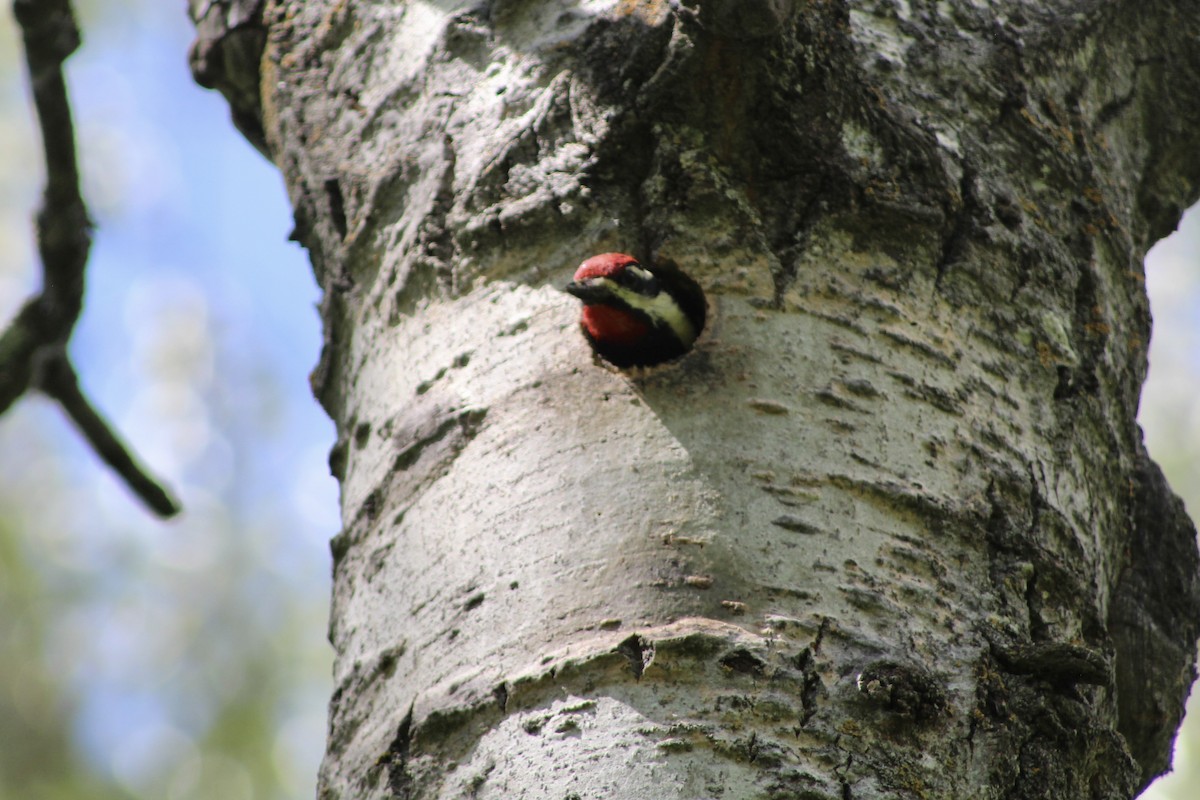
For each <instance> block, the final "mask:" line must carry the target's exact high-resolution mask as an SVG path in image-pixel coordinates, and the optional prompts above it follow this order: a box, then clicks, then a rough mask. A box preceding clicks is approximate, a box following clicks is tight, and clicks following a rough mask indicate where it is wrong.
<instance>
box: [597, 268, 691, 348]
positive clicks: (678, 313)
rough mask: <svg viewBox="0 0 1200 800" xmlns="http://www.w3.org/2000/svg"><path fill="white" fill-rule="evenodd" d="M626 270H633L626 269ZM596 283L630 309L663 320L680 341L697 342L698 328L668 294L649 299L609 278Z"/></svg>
mask: <svg viewBox="0 0 1200 800" xmlns="http://www.w3.org/2000/svg"><path fill="white" fill-rule="evenodd" d="M626 269H632V268H631V267H626ZM595 281H596V282H597V283H599V284H600V285H601V286H603V287H604V288H605V289H608V291H610V292H612V293H613V294H614V295H615V296H617V297H619V298H621V299H622V300H624V301H625V303H626V304H628V305H629V307H630V308H636V309H637V310H638V311H641V312H643V313H644V314H646V315H647V316H649V317H650V318H651V319H656V320H662V322H663V323H665V324H666V325H668V326H669V327H670V328H671V330H673V331H675V335H676V336H678V337H679V341H681V342H683V343H684V344H687V345H690V344H691V343H692V342H693V341H695V339H696V326H695V325H693V324H692V321H691V320H690V319H688V315H687V314H685V313H683V309H682V308H680V307H679V304H678V303H676V302H675V300H674V299H672V298H671V295H670V294H668V293H667V292H659V293H658V294H656V295H654V297H647V296H646V295H644V294H638V293H637V292H635V291H633V290H632V289H626V288H625V287H624V286H621V285H620V284H619V283H616V282H615V281H611V280H609V279H608V278H596V279H595Z"/></svg>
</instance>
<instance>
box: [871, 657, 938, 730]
mask: <svg viewBox="0 0 1200 800" xmlns="http://www.w3.org/2000/svg"><path fill="white" fill-rule="evenodd" d="M855 685H856V686H857V687H858V691H859V692H860V693H861V694H862V696H863V697H864V698H866V699H867V700H868V701H869V702H871V703H872V704H874V705H875V706H876V707H877V708H879V709H881V710H883V711H886V712H888V713H890V714H894V715H896V716H898V717H901V718H905V719H910V720H912V721H914V722H918V723H923V722H929V721H932V720H934V719H937V718H938V717H941V716H944V715H945V713H946V708H947V702H946V691H945V689H944V688H943V687H942V685H941V682H940V681H938V680H937V679H936V678H935V677H934V676H933V675H930V674H929V673H928V672H926V671H925V670H923V669H920V668H918V667H915V666H910V665H906V664H898V663H896V662H894V661H876V662H874V663H871V664H869V665H867V667H866V668H865V669H863V671H862V672H860V673H859V674H858V678H857V679H856V681H855Z"/></svg>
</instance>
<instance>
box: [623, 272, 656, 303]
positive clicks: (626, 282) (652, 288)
mask: <svg viewBox="0 0 1200 800" xmlns="http://www.w3.org/2000/svg"><path fill="white" fill-rule="evenodd" d="M617 283H619V284H621V285H622V286H625V287H628V288H630V289H633V290H634V291H635V292H637V293H638V294H644V295H647V296H650V297H652V296H654V295H656V294H658V280H657V279H656V278H655V277H654V273H652V272H650V271H649V270H645V269H642V268H641V267H635V266H632V265H630V266H628V267H626V268H625V269H624V270H622V271H621V274H620V276H618V278H617Z"/></svg>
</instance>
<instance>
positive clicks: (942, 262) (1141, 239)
mask: <svg viewBox="0 0 1200 800" xmlns="http://www.w3.org/2000/svg"><path fill="white" fill-rule="evenodd" d="M202 10H203V12H204V19H205V20H206V21H207V22H206V24H207V25H208V26H209V27H207V28H206V27H204V26H203V25H202V26H201V28H200V29H201V32H202V33H201V37H202V40H204V39H205V37H207V40H206V41H201V42H200V43H198V45H197V47H196V49H195V51H194V52H195V53H197V54H198V58H199V56H202V55H203V54H209V55H210V57H209V58H207V60H204V63H203V64H199V65H198V69H200V71H202V72H204V73H205V80H206V82H207V83H208V84H210V85H216V86H218V87H223V88H225V89H226V90H227V91H228V92H229V93H231V94H232V95H233V96H234V97H235V98H236V99H235V101H234V107H235V112H237V113H242V114H245V113H247V111H246V110H247V109H249V110H250V111H249V113H250V116H251V118H252V119H251V121H250V122H246V121H245V120H243V121H242V122H241V123H240V124H241V125H242V127H243V130H246V129H247V128H249V129H250V130H251V131H256V130H257V131H262V132H263V134H262V136H263V141H264V142H265V147H266V149H267V151H268V152H270V153H271V155H272V156H273V157H274V159H275V160H276V162H277V163H278V164H279V166H280V168H281V169H282V171H283V173H284V175H285V177H286V180H287V183H288V186H289V190H290V193H291V196H292V199H293V202H294V205H295V208H296V235H297V237H298V238H299V239H300V241H302V242H303V243H304V244H305V246H306V247H308V249H309V250H310V252H311V254H312V258H313V263H314V266H315V269H316V271H317V274H318V276H319V279H320V281H321V283H322V285H323V286H324V287H325V292H326V294H325V300H324V303H323V306H322V314H323V318H324V321H325V327H326V333H327V341H326V347H325V350H324V353H323V354H322V357H321V362H320V365H319V366H318V369H317V370H316V372H315V373H314V388H315V390H316V392H317V394H318V396H319V397H320V398H321V400H322V402H323V403H324V404H325V407H326V408H327V409H328V410H329V413H330V414H331V415H332V417H333V418H334V420H335V421H336V422H337V425H338V430H339V433H340V438H339V443H338V445H337V447H336V448H335V450H334V453H333V454H332V457H331V463H332V466H333V468H334V470H335V472H336V474H338V476H339V477H340V478H341V481H342V504H343V517H344V521H345V528H344V530H343V531H342V533H341V534H340V535H339V536H338V537H337V539H336V540H335V542H334V555H335V590H334V592H335V594H334V606H333V616H332V623H331V638H332V640H333V643H334V646H335V647H336V649H337V654H338V657H337V665H336V681H337V687H338V688H337V691H336V693H335V695H334V698H333V702H332V706H331V727H330V738H329V751H328V755H327V757H326V760H325V763H324V765H323V768H322V774H321V796H322V797H324V798H383V797H399V798H433V797H446V798H450V797H464V796H470V797H481V798H482V797H496V798H501V797H503V798H513V797H522V798H553V799H554V800H562V798H571V797H575V798H601V797H603V798H645V797H651V796H665V797H676V796H677V797H718V796H723V797H734V798H748V797H772V798H840V799H842V800H844V799H845V798H883V797H888V798H894V797H913V798H962V797H980V798H984V797H996V798H1000V797H1004V798H1054V800H1064V799H1067V798H1127V797H1130V796H1132V795H1133V794H1134V793H1135V791H1136V790H1137V789H1138V787H1140V786H1141V785H1143V784H1144V783H1145V782H1146V781H1147V780H1148V779H1149V778H1150V777H1152V776H1153V775H1155V774H1157V773H1158V772H1160V771H1161V770H1162V769H1163V768H1164V767H1165V765H1166V763H1167V762H1166V759H1167V758H1168V755H1169V743H1170V737H1171V735H1172V733H1173V731H1174V729H1175V726H1176V725H1177V723H1178V719H1179V716H1180V713H1181V710H1182V703H1183V698H1184V696H1185V693H1186V691H1187V688H1188V686H1189V685H1190V682H1191V680H1192V677H1193V663H1194V659H1195V648H1194V644H1195V639H1196V636H1197V632H1198V631H1197V620H1200V583H1198V581H1197V570H1198V560H1197V552H1196V542H1195V531H1194V529H1193V528H1192V526H1191V523H1190V522H1189V521H1188V520H1187V518H1186V516H1185V514H1184V511H1183V508H1182V505H1181V504H1180V503H1179V501H1178V500H1177V499H1176V498H1175V497H1174V496H1173V495H1172V493H1171V492H1170V490H1169V488H1168V487H1167V486H1166V485H1165V482H1164V481H1163V479H1162V477H1161V475H1160V473H1159V471H1158V469H1157V467H1155V466H1154V465H1153V463H1151V462H1150V461H1149V459H1148V458H1147V456H1146V453H1145V451H1144V448H1143V446H1142V442H1141V434H1140V431H1139V430H1138V428H1137V425H1136V422H1135V414H1136V410H1137V400H1138V393H1139V390H1140V387H1141V383H1142V379H1143V377H1144V374H1145V369H1146V361H1145V353H1146V347H1147V344H1148V339H1149V325H1150V317H1149V311H1148V306H1147V301H1146V296H1145V291H1144V287H1143V281H1142V256H1143V254H1144V253H1145V251H1146V249H1147V248H1148V247H1149V245H1150V244H1152V243H1153V242H1154V241H1155V240H1156V239H1157V238H1159V237H1161V236H1163V235H1165V234H1166V233H1168V232H1169V231H1170V230H1171V229H1172V228H1173V226H1174V224H1175V222H1176V221H1177V219H1178V216H1179V214H1180V211H1181V209H1182V208H1183V207H1184V206H1185V205H1186V204H1187V203H1189V202H1190V201H1192V200H1194V199H1195V198H1196V196H1197V187H1198V186H1200V158H1198V157H1197V155H1196V154H1197V153H1200V142H1198V141H1197V139H1198V138H1200V46H1198V45H1197V42H1198V41H1200V6H1197V4H1196V3H1194V2H1193V1H1192V0H1179V1H1178V2H1173V3H1172V2H1162V3H1157V4H1153V5H1146V4H1144V3H1134V2H1124V1H1121V0H1116V1H1110V2H1096V1H1094V0H1058V2H1049V3H1047V2H1045V1H1044V0H1038V2H1019V1H1014V0H1007V2H999V1H998V0H997V2H991V3H975V2H970V0H944V1H943V2H938V3H932V2H928V3H926V2H901V1H900V0H894V1H889V0H879V2H837V1H836V0H825V1H822V0H812V1H811V2H800V1H799V0H796V2H788V0H743V1H742V2H732V0H728V1H727V2H716V1H714V2H705V3H699V2H686V1H681V2H651V1H649V0H647V1H645V2H634V1H633V0H619V1H617V0H560V1H559V2H520V1H519V0H511V1H509V2H499V1H497V2H490V3H488V2H456V1H455V0H441V1H439V2H408V3H397V4H370V3H365V2H358V1H356V0H340V1H339V2H286V1H285V0H276V1H275V2H268V3H266V4H265V6H264V5H263V4H261V3H254V2H250V3H246V2H241V3H238V2H227V3H207V4H203V9H202ZM200 11H201V9H197V14H199V13H200ZM235 12H236V13H235ZM232 20H237V22H236V24H234V23H233V22H232ZM223 21H224V22H225V23H228V24H226V25H225V27H224V28H223V27H222V22H223ZM230 27H232V28H234V29H235V30H240V34H239V38H238V39H237V41H238V42H240V43H241V45H247V44H248V45H249V49H250V50H251V51H254V52H257V50H255V48H257V47H261V58H260V60H259V63H260V67H261V86H262V95H261V97H260V98H252V99H251V100H247V98H246V95H245V91H244V88H245V87H246V86H247V85H248V84H247V81H246V75H245V74H240V73H239V74H236V75H233V76H229V75H226V74H224V73H223V72H222V70H221V69H218V68H216V67H213V66H212V65H214V64H219V65H225V69H226V70H228V69H233V70H234V72H238V70H240V69H241V67H240V66H237V65H244V62H245V61H246V59H244V58H241V57H239V58H232V57H231V58H223V59H221V58H216V57H215V55H213V54H219V53H221V52H223V51H222V50H221V45H220V44H219V42H221V41H222V40H221V36H222V35H223V34H222V31H223V30H225V29H228V28H230ZM247 27H249V29H250V30H247ZM245 49H246V48H245V47H241V46H239V49H238V50H237V52H238V53H240V54H243V55H244V52H245ZM250 60H251V61H253V59H250ZM205 64H207V65H208V66H207V67H205V66H204V65H205ZM230 65H233V66H232V67H231V66H230ZM205 70H207V71H205ZM239 87H240V88H239ZM256 102H257V105H256ZM255 114H261V116H260V117H258V118H255ZM612 249H620V250H626V251H629V252H633V253H634V254H636V255H638V256H639V257H641V258H643V259H648V260H654V259H668V258H669V259H673V260H674V261H675V262H677V263H678V264H680V265H681V266H683V267H684V268H685V269H686V270H687V271H688V272H689V273H690V274H691V275H692V276H693V277H694V278H696V279H697V280H698V281H700V283H701V284H702V285H703V287H704V289H705V291H706V292H707V294H708V298H709V302H710V314H709V318H710V322H709V325H708V328H707V330H706V331H705V333H704V334H703V336H702V338H701V341H700V342H699V344H698V346H697V348H696V350H695V351H694V352H692V353H691V354H689V355H688V356H686V357H685V358H683V359H682V360H681V361H679V362H677V363H675V364H672V365H669V366H667V367H665V368H660V369H657V370H654V371H651V372H639V373H636V374H625V373H620V372H617V371H615V370H612V369H609V368H606V367H605V366H604V365H602V364H598V363H596V362H595V361H594V360H593V358H592V357H591V354H590V353H589V351H588V349H587V347H586V345H585V344H584V342H583V339H582V338H581V337H580V335H579V334H578V331H577V329H576V326H575V315H576V308H575V304H574V303H573V302H572V301H571V300H570V298H568V297H566V296H565V295H563V294H562V293H561V292H559V291H558V290H557V288H556V287H557V286H561V284H562V283H563V282H565V281H566V280H567V278H568V277H569V275H570V273H571V270H572V269H573V268H574V266H575V265H576V264H578V262H579V261H580V260H582V259H583V258H584V257H586V256H588V255H591V254H593V253H596V252H602V251H604V250H612Z"/></svg>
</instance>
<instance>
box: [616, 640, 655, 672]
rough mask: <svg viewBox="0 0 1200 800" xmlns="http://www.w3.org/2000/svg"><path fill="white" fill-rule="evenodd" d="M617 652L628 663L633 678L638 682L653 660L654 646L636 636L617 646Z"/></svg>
mask: <svg viewBox="0 0 1200 800" xmlns="http://www.w3.org/2000/svg"><path fill="white" fill-rule="evenodd" d="M617 652H618V653H620V654H621V655H623V656H625V658H626V659H627V660H628V661H629V668H630V669H631V670H632V671H633V677H634V678H636V679H638V680H640V679H641V677H642V673H643V672H645V671H646V667H647V666H649V664H650V662H651V661H652V660H654V645H653V644H651V643H650V642H647V641H646V640H645V639H643V638H642V637H640V636H638V635H636V634H635V635H633V636H630V637H629V638H628V639H626V640H624V641H623V642H621V643H620V644H619V645H617Z"/></svg>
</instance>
